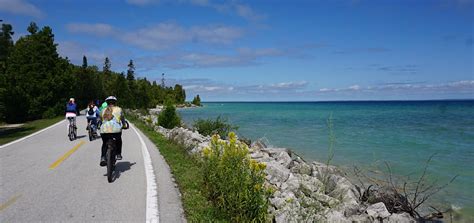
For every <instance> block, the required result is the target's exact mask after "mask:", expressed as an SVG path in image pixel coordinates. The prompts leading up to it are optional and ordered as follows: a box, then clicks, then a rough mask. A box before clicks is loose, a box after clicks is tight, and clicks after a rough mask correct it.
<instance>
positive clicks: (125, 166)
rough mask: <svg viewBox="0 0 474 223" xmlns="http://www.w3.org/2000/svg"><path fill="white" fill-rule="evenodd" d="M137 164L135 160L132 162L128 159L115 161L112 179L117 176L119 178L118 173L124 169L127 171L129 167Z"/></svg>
mask: <svg viewBox="0 0 474 223" xmlns="http://www.w3.org/2000/svg"><path fill="white" fill-rule="evenodd" d="M135 164H137V163H136V162H133V163H130V162H128V161H125V162H117V163H116V164H115V171H114V173H113V174H114V181H115V180H116V179H118V178H120V175H121V174H122V173H123V172H125V171H128V170H130V169H131V167H132V166H133V165H135ZM104 176H107V173H106V174H104Z"/></svg>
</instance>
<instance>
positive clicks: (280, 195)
mask: <svg viewBox="0 0 474 223" xmlns="http://www.w3.org/2000/svg"><path fill="white" fill-rule="evenodd" d="M150 116H153V115H149V116H139V117H140V119H142V120H145V122H146V123H148V124H149V125H150V126H154V130H155V131H156V132H159V133H160V134H162V135H163V136H165V137H166V138H167V139H169V140H172V141H174V142H176V143H179V144H181V145H183V146H184V147H185V148H186V149H187V150H188V151H189V152H190V153H199V152H200V151H201V150H202V149H204V148H205V147H207V146H208V145H209V143H210V141H211V138H210V137H208V136H203V135H201V134H199V133H198V132H194V131H191V130H189V129H185V128H181V127H179V128H173V129H165V128H163V127H161V126H156V121H155V119H153V118H152V117H150ZM146 120H151V121H146ZM250 156H251V158H252V159H254V160H256V161H258V162H263V163H265V164H266V165H267V167H266V174H267V176H266V184H267V185H268V186H270V187H272V188H274V193H273V195H272V197H271V198H270V204H271V205H270V207H269V213H270V214H271V215H272V216H273V217H274V220H275V221H276V222H374V221H381V222H415V220H414V219H413V218H412V217H410V215H409V214H407V213H403V214H395V213H394V214H391V213H389V212H388V210H387V208H386V207H385V205H384V203H382V202H379V203H376V204H372V205H369V204H364V203H363V202H360V200H359V197H360V195H359V192H358V191H357V189H356V187H355V186H354V185H353V184H352V183H351V182H350V181H349V180H348V179H347V178H346V177H344V174H343V173H342V172H341V171H340V170H339V169H338V168H336V167H334V166H328V165H326V164H323V163H319V162H312V163H308V162H306V161H304V160H303V159H302V158H301V157H299V156H298V155H296V154H294V153H292V152H291V151H289V150H288V149H284V148H267V147H266V146H265V144H264V143H261V142H255V143H253V144H252V145H251V146H250Z"/></svg>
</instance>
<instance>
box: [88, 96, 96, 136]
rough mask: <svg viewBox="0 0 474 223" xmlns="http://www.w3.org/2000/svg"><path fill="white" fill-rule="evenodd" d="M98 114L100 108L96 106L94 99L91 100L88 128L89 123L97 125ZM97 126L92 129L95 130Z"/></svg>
mask: <svg viewBox="0 0 474 223" xmlns="http://www.w3.org/2000/svg"><path fill="white" fill-rule="evenodd" d="M98 114H99V109H98V108H97V106H95V104H94V102H93V101H91V102H89V104H88V105H87V110H86V118H87V128H89V123H90V124H91V126H95V127H96V126H97V117H99V115H98ZM95 127H94V128H93V129H92V131H95ZM87 130H89V129H87Z"/></svg>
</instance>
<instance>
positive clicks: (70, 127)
mask: <svg viewBox="0 0 474 223" xmlns="http://www.w3.org/2000/svg"><path fill="white" fill-rule="evenodd" d="M68 136H69V140H71V141H72V140H74V130H73V127H72V125H69V134H68Z"/></svg>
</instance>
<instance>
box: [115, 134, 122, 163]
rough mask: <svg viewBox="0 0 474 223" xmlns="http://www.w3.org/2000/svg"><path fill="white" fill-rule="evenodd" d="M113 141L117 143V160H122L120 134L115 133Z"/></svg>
mask: <svg viewBox="0 0 474 223" xmlns="http://www.w3.org/2000/svg"><path fill="white" fill-rule="evenodd" d="M115 135H116V136H115V139H116V143H117V156H118V160H121V159H122V133H121V132H120V133H115Z"/></svg>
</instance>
